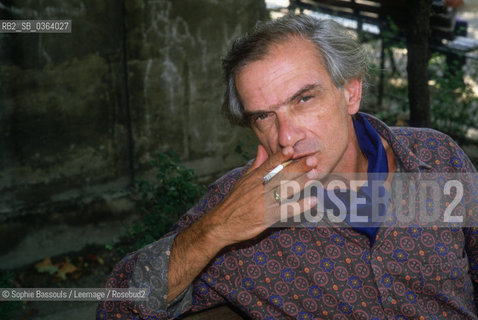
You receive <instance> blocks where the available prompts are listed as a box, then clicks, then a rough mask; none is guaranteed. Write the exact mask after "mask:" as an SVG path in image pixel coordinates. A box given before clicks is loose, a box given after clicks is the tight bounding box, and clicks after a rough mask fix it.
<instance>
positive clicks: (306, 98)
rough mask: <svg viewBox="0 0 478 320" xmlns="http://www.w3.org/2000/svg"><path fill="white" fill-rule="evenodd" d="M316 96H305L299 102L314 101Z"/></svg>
mask: <svg viewBox="0 0 478 320" xmlns="http://www.w3.org/2000/svg"><path fill="white" fill-rule="evenodd" d="M313 97H314V96H303V97H301V98H300V100H299V102H307V101H309V100H310V99H312V98H313Z"/></svg>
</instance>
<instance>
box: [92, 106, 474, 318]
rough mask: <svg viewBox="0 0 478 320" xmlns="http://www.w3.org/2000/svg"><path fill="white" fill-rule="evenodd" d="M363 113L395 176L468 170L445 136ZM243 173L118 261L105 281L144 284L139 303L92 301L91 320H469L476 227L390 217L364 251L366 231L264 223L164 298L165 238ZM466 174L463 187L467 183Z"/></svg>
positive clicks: (470, 204) (467, 199) (468, 196)
mask: <svg viewBox="0 0 478 320" xmlns="http://www.w3.org/2000/svg"><path fill="white" fill-rule="evenodd" d="M366 117H367V119H368V120H369V122H370V123H371V124H372V126H373V127H374V128H375V129H376V130H377V132H378V133H379V134H380V136H382V137H383V138H384V139H386V140H387V141H388V143H389V144H390V146H391V147H392V149H393V151H394V154H395V158H396V160H397V166H398V167H399V168H400V170H401V171H402V172H410V173H416V174H419V175H420V174H423V175H431V176H433V175H434V174H436V173H440V172H447V173H451V174H453V173H475V172H476V169H475V168H474V167H473V165H472V164H471V162H470V160H469V159H468V157H467V156H466V155H465V154H464V152H463V151H462V150H461V149H460V148H459V147H458V146H457V145H456V144H455V143H454V142H453V140H451V139H450V138H449V137H448V136H446V135H444V134H442V133H440V132H437V131H435V130H432V129H417V128H390V127H387V126H386V125H385V124H384V123H382V122H381V121H380V120H378V119H376V118H374V117H372V116H369V115H366ZM246 170H247V166H246V167H242V168H238V169H235V170H232V171H231V172H229V173H228V174H226V175H225V176H223V177H222V178H220V179H219V180H217V181H216V182H215V183H213V184H212V185H211V186H210V187H209V189H208V192H207V194H206V195H205V196H204V197H203V198H202V199H201V200H200V201H199V203H198V204H197V205H196V206H195V207H193V208H192V209H191V210H189V211H188V212H187V213H186V214H185V215H184V216H183V217H182V218H181V219H180V220H179V222H178V223H177V224H176V225H175V227H173V230H172V231H171V232H170V233H169V234H167V235H166V236H164V237H163V238H162V239H160V240H158V241H156V242H154V243H151V244H150V245H148V246H146V247H144V248H143V249H141V250H139V251H137V252H134V253H131V254H129V255H128V256H126V257H125V258H124V259H123V260H122V261H120V262H119V263H118V264H117V265H116V267H115V268H114V270H113V272H112V274H111V275H110V277H109V279H108V281H107V284H106V286H107V287H110V288H127V287H134V288H147V290H148V292H149V299H148V300H147V301H137V302H132V301H119V302H118V301H117V302H115V301H105V302H101V303H100V304H99V306H98V309H97V319H170V318H174V317H177V316H179V315H181V314H184V313H186V312H195V311H200V310H203V309H206V308H209V307H212V306H215V305H219V304H224V303H228V304H231V305H234V306H236V307H238V308H240V309H241V310H242V311H243V312H244V313H245V314H247V315H248V316H249V317H250V318H252V319H264V320H265V319H301V320H306V319H364V320H365V319H478V316H477V315H478V311H477V307H476V305H475V295H476V292H478V290H477V289H478V286H477V282H478V245H477V240H478V228H476V227H470V228H462V227H457V226H456V225H453V224H450V225H449V226H446V227H445V226H436V225H430V226H429V227H428V226H426V227H424V226H421V225H415V224H406V225H404V224H400V223H399V222H397V220H395V221H394V220H393V216H392V217H390V219H389V220H390V221H389V220H387V221H385V222H384V227H381V228H380V229H379V232H378V234H377V236H376V239H375V243H374V244H373V246H372V247H370V240H369V239H368V237H367V236H366V235H364V234H361V233H358V232H357V231H355V230H354V229H352V228H347V227H343V226H340V225H338V226H331V227H327V228H326V227H316V228H314V227H306V228H298V227H289V228H270V229H268V230H266V231H265V232H264V233H262V234H261V235H259V236H258V237H256V238H254V239H251V240H248V241H246V242H242V243H238V244H236V245H234V246H231V247H228V248H227V250H225V251H222V252H221V254H220V255H218V256H217V257H216V258H215V259H214V260H213V261H211V263H210V264H209V265H208V266H207V267H206V268H205V269H204V270H203V271H202V273H201V274H200V275H199V276H198V277H197V278H196V279H195V281H194V282H193V283H192V284H191V285H190V286H189V287H188V288H187V289H186V290H184V291H183V292H182V293H181V294H180V295H179V296H178V297H176V298H175V299H174V300H173V301H172V302H171V303H169V304H168V302H167V290H168V289H167V288H168V284H167V281H168V278H167V272H168V264H169V252H170V251H169V250H170V249H171V246H172V243H173V240H174V238H175V236H176V235H177V234H178V233H179V232H181V231H182V230H184V229H185V228H187V227H188V226H189V225H190V224H192V223H193V222H194V221H196V220H197V219H198V218H199V217H200V216H201V215H203V214H205V213H206V212H207V211H208V210H210V209H211V208H214V207H215V206H216V205H217V204H218V203H220V202H221V200H222V199H223V198H224V197H225V196H226V195H227V194H228V192H229V191H230V190H231V188H232V186H233V185H234V183H235V182H236V181H238V180H239V179H240V178H241V177H242V176H243V174H244V173H245V171H246ZM474 176H475V180H474V181H471V182H470V184H471V185H473V183H474V186H475V187H476V186H477V184H478V179H476V174H475V175H474ZM470 190H471V188H469V187H468V186H466V185H465V191H464V192H465V196H464V198H463V200H462V201H461V202H460V203H459V204H458V206H460V208H459V209H462V210H464V211H466V212H468V213H478V204H477V203H478V200H477V198H478V194H477V193H476V192H472V191H470ZM404 192H405V191H404ZM403 201H405V202H406V200H402V203H398V204H395V205H394V206H393V210H394V211H395V212H401V211H400V210H401V205H404V204H405V202H403ZM447 201H448V200H447ZM426 203H427V205H428V202H426ZM447 204H449V201H448V202H447ZM431 205H432V206H433V202H431ZM476 225H478V223H477V224H476ZM475 286H477V288H476V289H474V287H475Z"/></svg>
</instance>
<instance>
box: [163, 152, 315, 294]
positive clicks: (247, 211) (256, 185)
mask: <svg viewBox="0 0 478 320" xmlns="http://www.w3.org/2000/svg"><path fill="white" fill-rule="evenodd" d="M292 156H293V149H292V147H287V148H284V149H283V150H282V151H281V152H278V153H276V154H273V155H271V156H270V157H269V156H268V154H267V152H266V150H265V149H264V147H263V146H261V145H259V147H258V150H257V156H256V159H255V161H254V163H253V164H252V166H251V168H249V170H248V171H247V172H246V174H245V175H244V176H243V177H242V178H241V179H240V180H239V181H238V182H237V183H236V184H235V185H234V187H233V189H232V190H231V191H230V192H229V194H228V195H227V196H226V198H225V199H224V200H223V201H222V202H221V203H220V204H219V205H217V206H216V207H215V208H214V209H212V210H211V211H209V212H207V213H206V214H205V215H204V216H203V217H201V218H200V219H199V220H198V221H196V222H195V223H193V224H192V225H191V226H190V227H189V228H187V229H186V230H184V231H183V232H181V233H180V234H178V235H177V236H176V238H175V240H174V243H173V246H172V248H171V255H170V259H169V270H168V301H171V300H172V299H174V298H175V297H176V296H177V295H179V294H180V293H181V292H182V291H183V290H184V289H186V288H187V287H188V286H189V284H190V283H191V282H192V281H193V280H194V278H195V277H196V276H197V275H198V274H199V273H200V272H201V271H202V269H204V268H205V267H206V265H207V264H208V263H209V262H210V261H211V260H212V259H213V258H214V256H216V254H217V253H218V252H219V251H220V250H221V249H223V248H224V247H226V246H228V245H232V244H234V243H238V242H241V241H245V240H248V239H251V238H253V237H255V236H257V235H259V234H260V233H262V232H263V231H264V230H265V229H266V228H267V227H269V226H271V225H273V224H274V223H275V222H277V221H279V220H280V206H281V203H280V201H278V200H276V198H275V196H274V191H276V192H277V191H278V189H279V188H280V183H281V180H284V179H285V178H286V179H287V180H291V182H289V183H292V182H293V183H295V184H297V183H299V185H300V186H301V188H304V186H305V185H306V183H307V182H308V181H310V180H311V179H315V178H316V172H315V170H312V168H314V167H315V166H316V164H317V163H316V161H317V160H316V159H315V158H314V157H309V158H303V159H300V160H298V161H296V162H294V163H292V164H290V165H289V166H287V167H286V168H285V169H284V170H282V171H281V172H280V173H279V174H278V175H277V176H275V177H274V178H273V179H272V180H270V181H269V182H267V184H266V185H264V182H263V178H264V176H265V175H266V174H267V173H269V172H270V171H271V170H272V169H274V168H275V167H277V166H278V165H279V164H281V163H284V162H286V161H288V160H290V159H291V158H292ZM284 196H285V197H289V196H290V194H288V195H281V197H282V199H284ZM315 203H316V199H315V198H305V199H302V200H300V201H299V205H300V207H301V212H294V213H293V214H294V215H295V214H300V213H302V212H304V211H306V210H309V209H310V208H312V207H313V206H314V205H315Z"/></svg>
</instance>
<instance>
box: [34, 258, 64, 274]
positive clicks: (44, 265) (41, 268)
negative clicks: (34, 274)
mask: <svg viewBox="0 0 478 320" xmlns="http://www.w3.org/2000/svg"><path fill="white" fill-rule="evenodd" d="M35 268H36V269H37V271H38V272H40V273H46V272H47V273H49V274H55V273H56V272H58V267H57V266H54V265H53V264H52V263H51V259H50V258H45V259H43V260H42V261H40V262H38V263H37V264H35Z"/></svg>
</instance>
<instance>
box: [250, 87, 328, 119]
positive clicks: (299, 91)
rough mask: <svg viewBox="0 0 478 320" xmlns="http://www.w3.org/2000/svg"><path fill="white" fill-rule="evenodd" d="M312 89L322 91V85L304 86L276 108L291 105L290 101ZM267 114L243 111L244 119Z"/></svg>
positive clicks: (259, 111)
mask: <svg viewBox="0 0 478 320" xmlns="http://www.w3.org/2000/svg"><path fill="white" fill-rule="evenodd" d="M314 89H319V90H321V89H322V85H320V84H318V83H311V84H306V85H305V86H303V87H302V88H300V89H299V90H297V91H296V92H295V93H294V94H293V95H291V96H290V97H289V98H287V99H286V100H285V101H284V102H281V103H279V104H277V105H276V106H281V105H284V104H288V103H291V102H292V101H294V100H296V99H297V98H298V97H300V96H301V95H303V94H304V93H305V92H307V91H310V90H314ZM267 112H271V110H256V111H244V115H245V116H246V117H251V116H253V115H256V114H260V113H267Z"/></svg>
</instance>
